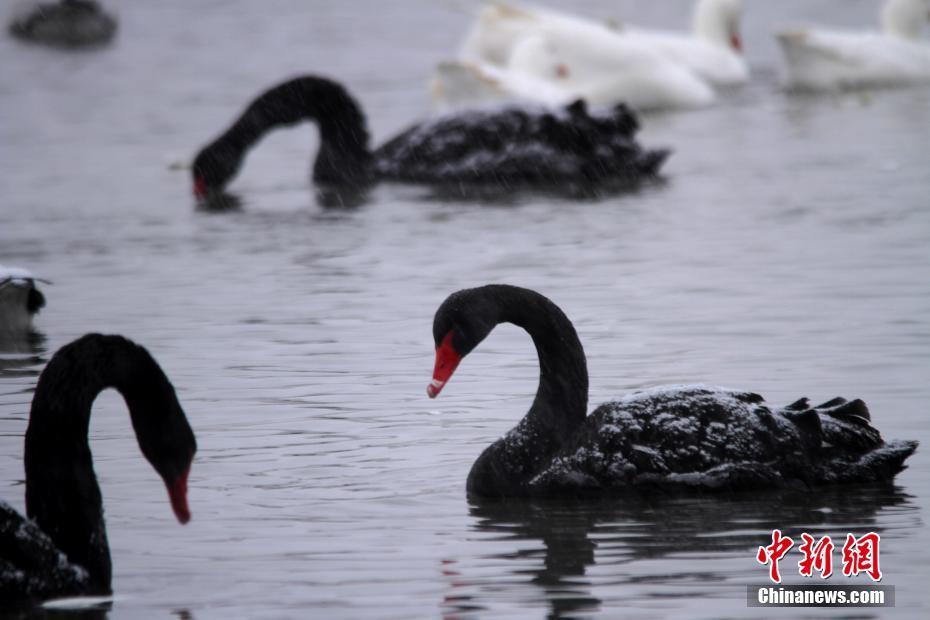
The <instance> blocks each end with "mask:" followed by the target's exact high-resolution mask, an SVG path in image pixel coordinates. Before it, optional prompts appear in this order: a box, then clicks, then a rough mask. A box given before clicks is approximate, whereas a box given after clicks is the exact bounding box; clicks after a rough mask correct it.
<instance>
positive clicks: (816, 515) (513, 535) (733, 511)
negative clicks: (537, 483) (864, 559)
mask: <svg viewBox="0 0 930 620" xmlns="http://www.w3.org/2000/svg"><path fill="white" fill-rule="evenodd" d="M470 503H471V506H470V514H471V516H472V517H473V519H474V521H473V524H472V528H473V530H474V531H476V532H480V533H483V534H488V535H490V536H491V537H492V538H493V539H494V540H496V541H499V542H501V543H503V544H505V545H506V546H509V547H516V548H517V550H516V551H508V552H507V553H503V554H493V555H490V556H488V558H487V559H488V560H491V561H495V562H497V563H499V564H501V565H506V564H510V565H512V566H511V569H510V571H509V572H510V573H511V575H512V579H508V578H501V577H500V576H495V577H494V578H492V579H491V580H488V581H480V580H473V578H471V577H470V576H469V575H468V574H466V573H463V572H456V571H455V570H454V567H455V565H456V563H455V562H454V561H453V560H446V562H445V563H444V566H445V568H446V570H445V571H444V575H445V576H446V577H447V581H448V583H449V588H450V593H449V594H447V595H446V596H445V598H444V602H443V607H444V610H445V612H444V617H447V618H456V617H459V614H462V613H471V612H475V611H480V610H484V609H489V608H492V607H491V606H487V607H486V606H485V604H484V599H485V598H486V597H489V598H492V599H494V598H501V597H508V596H513V597H515V598H521V597H526V598H531V597H532V594H531V593H527V592H521V590H523V589H524V588H525V586H526V585H527V584H531V585H532V586H533V587H534V588H537V589H538V592H539V594H540V596H541V597H542V598H543V599H544V600H546V601H547V602H548V605H549V611H548V617H550V618H568V617H576V616H575V614H577V613H582V612H594V611H598V610H601V609H602V601H601V600H600V599H598V598H597V597H596V596H595V593H594V590H595V586H596V585H599V584H595V583H594V582H595V581H599V579H598V578H597V577H594V578H591V577H588V570H589V568H591V567H592V566H594V565H595V564H601V565H607V566H612V567H619V566H622V565H636V564H637V563H643V564H648V563H649V561H654V560H662V559H666V558H669V557H674V556H677V557H679V558H682V559H683V558H685V557H690V558H692V562H691V566H693V568H689V569H687V570H684V571H682V570H678V571H675V573H674V574H669V575H666V576H664V577H663V578H662V581H663V582H665V585H670V586H674V585H675V584H676V582H681V584H682V585H683V586H689V585H692V584H693V583H694V582H704V583H706V584H709V585H713V584H714V583H715V582H717V581H718V577H717V575H715V574H714V573H713V571H712V570H702V569H701V565H702V563H701V558H707V557H711V556H717V557H727V556H729V557H733V556H739V555H744V556H745V557H746V558H748V559H751V558H753V557H754V555H755V550H756V548H757V547H758V546H759V545H760V544H764V543H765V542H766V541H767V538H768V536H769V535H770V532H771V530H773V529H775V528H779V529H781V530H782V531H784V532H785V533H786V534H791V535H795V533H799V532H801V531H804V532H808V533H810V534H812V535H814V536H815V537H820V536H823V535H827V534H832V535H834V536H837V535H839V534H843V535H845V533H846V532H847V531H855V532H859V533H864V532H865V531H874V532H877V533H879V534H884V528H883V526H882V525H881V522H880V521H879V520H878V519H877V518H876V517H877V514H878V513H879V512H880V511H881V510H885V509H889V508H896V512H897V513H898V514H899V516H900V515H906V514H908V513H909V514H911V515H915V516H916V512H917V507H916V506H915V505H914V504H913V502H912V498H911V496H910V495H908V494H907V493H905V492H904V491H903V490H901V489H900V488H898V487H896V486H893V485H886V484H880V485H868V486H859V487H826V488H818V489H810V490H781V491H777V492H767V493H758V494H752V495H749V494H740V495H728V496H713V495H710V496H693V497H660V498H657V497H631V498H629V499H625V500H622V501H621V500H610V501H602V502H594V503H588V502H584V503H574V502H572V503H566V502H556V501H539V500H533V501H515V500H507V501H499V500H478V499H477V498H473V499H472V500H470ZM914 525H919V522H917V523H914ZM786 561H787V560H786ZM621 572H624V573H625V574H624V575H623V576H620V573H621ZM609 579H610V580H611V583H614V584H615V585H619V586H622V585H624V584H627V585H629V586H631V587H632V588H635V587H636V584H637V582H638V581H644V582H648V581H651V580H655V576H652V575H643V576H642V577H639V576H636V575H635V574H630V573H626V572H625V571H618V573H617V576H616V577H614V578H610V577H609ZM739 579H742V582H741V583H739V584H737V586H735V587H734V589H735V590H738V588H739V586H745V585H747V584H750V583H755V582H762V581H764V579H765V574H764V571H758V572H757V573H755V574H748V573H747V574H744V575H742V576H741V577H740V578H739ZM460 590H463V592H459V591H460ZM708 593H709V592H708ZM737 593H738V592H737ZM694 596H695V598H700V596H701V594H700V592H697V593H695V594H694Z"/></svg>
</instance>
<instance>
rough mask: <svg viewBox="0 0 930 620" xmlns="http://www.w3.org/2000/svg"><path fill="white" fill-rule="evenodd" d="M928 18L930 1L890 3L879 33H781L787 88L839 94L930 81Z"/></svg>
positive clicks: (895, 0) (885, 7)
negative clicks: (924, 34) (924, 32)
mask: <svg viewBox="0 0 930 620" xmlns="http://www.w3.org/2000/svg"><path fill="white" fill-rule="evenodd" d="M928 18H930V0H886V2H885V4H884V5H883V6H882V10H881V14H880V20H881V31H880V32H878V31H863V32H851V31H837V30H826V29H811V28H802V29H796V30H790V31H783V32H779V33H777V34H776V38H777V39H778V42H779V44H780V45H781V49H782V52H783V53H784V56H785V61H786V74H785V83H786V85H787V86H789V87H791V88H797V89H801V90H839V89H844V88H868V87H893V86H907V85H912V84H919V83H926V82H930V42H928V41H927V40H925V39H922V38H921V36H920V31H921V27H922V26H923V24H924V23H926V21H927V20H928Z"/></svg>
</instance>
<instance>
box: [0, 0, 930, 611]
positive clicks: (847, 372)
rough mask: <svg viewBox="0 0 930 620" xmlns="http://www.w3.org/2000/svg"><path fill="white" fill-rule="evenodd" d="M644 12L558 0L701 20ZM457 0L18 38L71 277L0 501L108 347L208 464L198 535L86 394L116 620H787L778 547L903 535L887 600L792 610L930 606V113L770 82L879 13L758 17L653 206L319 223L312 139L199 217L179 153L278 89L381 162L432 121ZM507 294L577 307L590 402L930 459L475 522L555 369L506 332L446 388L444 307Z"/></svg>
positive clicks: (469, 208)
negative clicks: (759, 488) (158, 396)
mask: <svg viewBox="0 0 930 620" xmlns="http://www.w3.org/2000/svg"><path fill="white" fill-rule="evenodd" d="M111 4H116V3H111ZM645 4H646V3H634V2H632V1H631V0H627V1H623V2H610V1H608V0H597V1H595V0H591V1H587V2H577V3H573V5H574V7H575V10H577V11H579V12H584V13H586V14H590V15H600V16H607V15H611V14H613V15H620V16H638V17H639V18H640V21H641V23H644V24H648V25H666V26H672V25H675V26H678V25H681V24H683V23H684V21H685V20H684V16H685V15H686V14H687V13H688V11H689V6H690V3H689V2H687V1H684V0H678V1H675V2H662V3H651V5H649V6H643V5H645ZM463 6H466V5H465V4H464V3H458V2H441V3H433V2H426V1H420V2H412V1H411V2H406V3H401V4H400V5H399V6H394V5H393V3H392V4H391V5H390V6H389V5H386V4H384V3H378V2H373V1H366V2H345V3H332V5H329V4H326V5H324V4H323V3H308V2H302V1H299V0H277V1H272V2H261V3H259V2H245V1H238V2H226V3H221V2H208V1H206V0H204V1H198V2H187V1H184V0H171V1H167V0H166V1H164V2H149V3H142V2H138V3H136V2H133V3H120V6H119V10H120V12H119V17H120V32H119V38H118V40H117V41H116V43H115V45H114V46H112V47H110V48H108V49H105V50H102V51H98V52H94V53H80V54H65V53H61V52H56V51H50V50H45V49H41V48H34V47H29V46H23V45H20V44H17V43H16V42H15V41H12V40H11V39H9V38H8V37H5V36H4V37H0V59H2V60H0V110H2V114H0V143H2V145H3V147H2V148H0V187H2V188H3V189H2V195H0V262H2V263H6V264H14V265H20V266H23V267H27V268H29V269H31V270H32V271H33V272H35V273H36V274H38V275H41V276H42V277H45V278H48V279H50V280H52V281H53V282H54V284H53V285H48V286H45V287H44V291H45V294H46V297H47V299H48V306H47V307H46V308H45V309H44V310H43V311H42V313H41V315H40V316H39V317H38V320H37V325H38V327H39V329H40V330H41V332H42V333H43V334H44V335H45V338H46V340H45V341H44V342H43V343H42V344H41V345H39V346H38V347H37V348H35V349H34V350H27V351H24V352H22V351H21V352H18V353H17V352H9V353H5V354H3V355H2V356H0V496H2V497H3V498H4V499H6V500H7V501H9V502H10V503H12V504H13V505H14V506H15V507H16V508H18V509H20V510H22V509H23V486H22V484H23V483H22V480H23V470H22V460H21V459H22V435H23V432H24V431H25V428H26V422H27V414H28V408H29V402H30V400H31V391H32V389H33V387H34V385H35V381H36V378H37V376H38V373H39V372H40V370H41V368H42V367H43V365H44V363H45V362H46V361H47V359H48V357H49V356H50V355H51V353H53V352H54V351H55V350H56V349H57V348H58V347H60V346H61V345H63V344H65V343H66V342H68V341H70V340H72V339H73V338H75V337H77V336H80V335H81V334H84V333H86V332H88V331H104V332H112V333H121V334H124V335H126V336H129V337H131V338H133V339H135V340H137V341H138V342H140V343H142V344H144V345H145V346H146V347H148V348H149V350H150V351H151V352H152V353H153V354H154V355H155V357H156V358H157V359H158V360H159V362H160V363H161V364H162V366H163V367H164V369H165V370H166V372H167V373H168V375H169V377H170V378H171V379H172V381H173V382H174V384H175V386H176V388H177V391H178V394H179V397H180V399H181V402H182V403H183V405H184V407H185V409H186V411H187V414H188V416H189V418H190V421H191V424H192V426H193V427H194V429H195V431H196V433H197V438H198V443H199V446H200V449H199V452H198V454H197V458H196V460H195V463H194V467H193V469H192V472H191V477H190V495H189V498H190V506H191V510H192V512H193V520H192V521H191V523H189V524H188V525H187V526H185V527H181V526H179V525H178V524H177V523H176V522H175V521H174V519H173V517H172V514H171V510H170V507H169V504H168V501H167V497H166V494H165V492H164V488H163V486H162V483H161V481H160V480H159V479H158V477H157V476H156V474H155V473H154V472H153V471H152V470H151V469H150V468H149V466H148V465H147V463H145V461H144V460H143V459H142V458H141V456H140V455H139V452H138V448H137V446H136V443H135V440H134V439H133V437H132V434H131V427H130V424H129V418H128V416H127V415H126V412H125V408H124V405H123V403H122V400H121V398H120V397H119V395H118V394H116V393H114V392H107V393H105V394H103V395H102V396H101V397H100V398H99V399H98V401H97V403H96V405H95V409H94V417H93V420H92V434H93V437H92V448H93V451H94V455H95V466H96V469H97V472H98V475H99V477H100V480H101V485H102V489H103V493H104V497H105V503H106V510H107V526H108V530H109V534H110V542H111V547H112V553H113V561H114V568H115V578H114V584H113V587H114V590H115V592H116V595H115V599H114V600H113V602H112V605H111V606H110V607H111V609H110V611H109V617H110V618H114V619H116V618H160V617H181V618H190V617H194V618H198V619H203V618H231V617H242V618H246V617H248V618H305V617H308V616H310V615H313V616H315V617H326V618H344V617H346V618H348V617H371V618H419V617H437V616H442V617H447V618H472V617H473V618H479V617H480V618H484V617H496V618H504V617H513V618H524V617H546V616H551V617H603V618H613V617H619V616H620V615H625V616H627V615H628V616H630V617H636V618H666V617H669V618H694V617H700V618H735V617H740V618H742V617H754V616H763V615H768V616H771V615H774V616H778V617H786V618H794V617H798V613H797V612H796V611H795V610H790V609H782V610H777V611H780V612H784V613H775V612H774V611H772V610H759V609H749V608H747V607H746V585H747V584H755V583H763V582H764V581H765V579H766V575H767V572H766V570H767V569H766V568H765V567H763V566H761V565H759V564H757V563H756V561H755V552H756V548H757V547H758V546H759V545H762V544H767V543H768V542H770V533H771V530H772V529H773V528H775V527H779V528H781V529H782V530H783V531H785V532H786V533H789V534H791V535H793V536H795V538H797V537H798V536H799V533H800V532H801V531H811V532H817V533H819V534H827V533H829V534H831V535H833V536H834V538H835V539H836V538H837V537H838V538H840V539H842V538H844V537H845V535H846V533H847V532H857V533H864V532H865V531H867V530H874V531H877V532H879V533H880V534H881V536H882V546H881V562H882V568H883V571H884V579H883V581H882V583H883V584H886V585H893V586H895V587H896V605H897V607H896V609H894V610H882V609H877V610H867V609H859V610H815V609H807V610H802V611H803V615H804V616H805V617H817V618H819V617H838V616H840V617H857V618H867V617H884V616H888V617H895V618H924V617H927V614H928V610H930V600H928V595H927V587H926V579H927V575H928V574H930V559H928V558H930V555H928V554H927V553H926V550H927V549H928V547H930V530H928V528H927V525H926V519H927V510H928V509H930V494H928V491H930V460H928V458H927V449H928V447H930V424H928V413H930V412H928V402H930V381H928V379H930V277H928V276H930V165H928V162H930V91H928V90H927V89H910V90H900V91H887V92H874V93H869V94H862V95H847V96H825V97H810V96H789V95H786V94H785V93H783V92H781V90H780V89H779V88H778V83H777V71H778V67H779V62H780V59H779V57H778V55H777V53H776V50H775V48H774V44H773V42H772V40H771V35H770V32H771V30H772V29H773V28H774V27H776V26H778V25H791V24H798V23H809V22H814V21H820V22H826V23H832V24H836V25H847V26H852V25H856V24H871V23H874V17H873V13H874V11H875V7H876V4H875V3H873V2H865V1H852V0H849V1H841V0H830V1H822V2H816V3H811V2H806V1H802V0H792V1H790V2H779V3H768V2H766V3H762V2H747V11H746V15H745V18H744V41H745V44H746V46H747V54H748V56H749V59H750V61H751V63H752V66H753V71H754V77H753V81H752V83H751V84H750V85H748V86H747V87H745V88H743V89H740V90H738V91H736V92H733V93H728V94H725V95H724V96H723V97H722V102H721V103H720V105H718V106H716V107H714V108H710V109H707V110H702V111H697V112H688V113H680V114H665V115H652V116H649V117H646V118H645V119H644V130H643V132H642V136H641V139H642V141H643V142H644V143H646V144H648V145H657V146H658V145H668V146H671V147H673V148H674V149H675V153H674V155H673V156H672V158H671V159H670V160H669V162H668V164H667V167H666V172H667V181H666V182H665V183H662V184H658V185H655V186H651V187H648V188H645V189H643V190H641V191H639V192H638V193H635V194H627V195H621V196H616V197H611V198H607V199H604V200H601V201H571V200H565V199H558V198H546V197H540V196H523V197H520V198H517V199H515V200H513V201H496V202H495V203H494V204H479V203H475V202H471V201H467V200H450V199H439V198H438V197H435V196H432V195H431V194H430V192H429V191H426V190H424V189H418V188H411V187H404V186H394V185H382V186H380V187H378V188H377V189H376V190H375V191H374V192H373V193H372V194H371V196H370V199H369V201H368V202H367V203H365V204H364V205H362V206H360V207H358V208H354V209H326V208H323V207H321V206H320V205H319V204H318V202H317V200H316V197H315V194H314V191H313V188H312V186H311V184H310V182H309V181H308V169H309V164H310V162H311V160H312V154H313V153H314V152H315V149H316V144H317V142H316V134H315V130H314V129H313V128H312V127H310V126H309V125H308V126H305V127H302V128H299V129H295V130H292V131H284V132H278V133H275V134H273V135H271V136H270V137H268V138H267V139H266V140H265V141H264V142H263V143H262V144H261V146H260V148H259V149H257V150H256V151H254V152H253V153H252V155H251V156H250V157H249V159H248V162H247V165H246V167H245V169H244V171H243V174H242V175H240V177H239V178H238V179H237V180H236V181H235V183H234V184H233V186H232V187H231V189H232V190H233V191H234V192H236V193H237V194H239V195H240V196H241V197H242V199H243V206H242V208H241V209H240V210H239V211H236V212H228V213H207V212H203V211H198V210H196V209H195V208H194V203H193V200H192V198H191V195H190V180H189V175H188V173H187V172H186V171H177V170H171V169H169V164H170V163H171V162H173V161H176V160H177V159H188V158H190V157H191V156H192V155H193V153H195V152H196V150H197V149H198V148H199V147H200V146H202V145H203V144H204V143H205V142H206V141H207V140H209V139H210V138H212V137H213V136H214V135H216V133H217V132H219V131H220V130H221V129H222V128H224V127H225V126H226V125H227V123H228V122H229V121H231V119H232V118H233V117H234V115H236V114H237V113H238V112H239V110H240V109H241V108H242V107H243V106H244V105H245V103H246V102H247V101H248V100H249V99H251V98H252V97H253V96H254V95H255V94H257V93H258V92H259V91H260V90H262V89H263V88H265V87H266V86H269V85H271V84H273V83H275V82H278V81H280V80H282V79H284V78H287V77H289V76H292V75H296V74H300V73H320V74H324V75H328V76H331V77H335V78H337V79H339V80H341V81H343V82H344V83H345V84H347V85H348V86H349V88H350V89H351V90H352V91H353V92H354V93H355V94H356V95H357V96H358V98H359V99H360V100H361V102H362V104H363V106H364V108H365V110H366V112H367V114H368V116H369V122H370V127H371V129H372V131H373V134H374V136H375V138H376V141H379V142H380V141H381V140H383V139H385V138H387V137H389V136H390V135H392V134H393V132H395V131H397V130H399V129H401V128H402V127H403V126H404V125H405V124H406V123H407V122H410V121H413V120H415V119H417V118H419V117H421V116H423V115H425V114H427V113H428V112H429V100H428V96H427V91H426V86H425V84H426V80H427V77H428V75H429V73H430V71H431V68H432V67H433V66H434V64H435V63H436V62H437V61H439V60H441V59H442V58H444V57H446V56H448V55H451V54H452V52H453V50H454V46H455V44H456V42H457V41H458V40H459V38H460V37H461V36H462V34H463V32H464V29H465V26H466V23H467V21H468V16H467V14H466V10H465V9H464V8H463ZM488 282H508V283H512V284H518V285H522V286H527V287H531V288H535V289H537V290H539V291H541V292H542V293H544V294H546V295H548V296H549V297H550V298H552V299H553V300H554V301H555V302H556V303H558V304H559V305H560V306H561V307H562V308H563V309H564V310H565V312H566V313H567V314H568V316H569V317H570V318H571V319H572V320H573V321H574V323H575V325H576V327H577V329H578V332H579V335H580V337H581V339H582V342H583V343H584V345H585V348H586V353H587V357H588V366H589V369H590V372H591V398H590V402H591V404H592V406H593V405H596V404H597V403H599V402H602V401H604V400H608V399H610V398H614V397H617V396H620V395H622V394H624V393H626V392H628V391H630V390H633V389H636V388H640V387H644V386H651V385H656V384H662V383H678V382H706V383H711V384H722V385H726V386H731V387H739V388H745V389H752V390H755V391H759V392H761V393H762V394H763V395H765V396H766V398H767V399H768V400H769V401H770V402H773V403H787V402H789V401H792V400H794V399H796V398H799V397H801V396H809V397H811V399H813V400H827V399H829V398H832V397H833V396H836V395H844V396H846V397H850V398H852V397H861V398H863V399H864V400H865V401H866V402H867V403H868V404H869V406H870V408H871V410H872V414H873V419H874V421H875V423H876V425H877V426H878V427H879V428H880V429H881V430H882V432H883V434H884V435H885V437H886V438H913V439H919V440H921V441H922V442H923V443H924V448H922V449H920V450H918V452H917V453H916V454H915V455H914V456H913V457H912V458H911V459H910V461H909V464H910V469H908V470H907V471H905V472H904V473H902V474H901V475H900V476H898V478H897V480H896V483H895V486H894V487H893V488H848V489H842V490H839V491H816V492H813V493H810V494H806V495H805V494H797V493H795V494H760V495H759V496H757V497H744V498H737V499H729V500H724V499H719V498H710V499H694V498H692V499H683V500H677V501H672V500H665V501H658V500H657V501H652V502H644V501H626V502H613V503H596V504H582V505H575V506H571V505H560V504H546V503H530V504H526V503H514V504H509V505H506V506H500V505H494V504H490V505H485V504H470V503H469V502H468V501H467V499H466V497H465V488H464V483H465V477H466V475H467V473H468V470H469V467H470V466H471V463H472V462H473V460H474V459H475V458H476V457H477V455H478V454H479V453H480V451H481V450H482V448H483V447H484V446H485V445H487V444H489V443H490V442H491V441H493V440H494V439H495V438H497V437H499V436H500V435H501V434H503V433H504V432H506V431H507V429H509V428H510V427H511V426H512V425H513V424H515V423H516V422H517V420H519V418H520V417H521V416H522V415H523V413H524V412H525V411H526V409H527V408H528V407H529V405H530V402H531V400H532V395H533V393H534V392H535V388H536V380H537V365H536V359H535V355H534V351H533V348H532V344H531V341H530V339H529V338H528V337H527V336H526V335H525V334H524V333H523V332H521V331H519V330H518V329H516V328H514V327H511V326H501V327H499V328H498V329H497V330H496V331H495V332H494V333H493V334H492V336H491V337H490V338H488V340H487V341H485V343H484V344H483V345H482V346H481V347H479V348H478V349H477V350H476V351H475V352H474V353H473V354H472V355H471V356H469V358H468V360H467V361H466V362H465V363H463V365H462V366H461V367H460V368H459V370H458V372H457V374H456V376H455V377H454V378H453V380H452V382H451V383H450V384H449V386H448V387H447V388H446V389H445V390H444V392H443V394H442V396H441V397H440V398H439V399H437V400H436V401H430V400H428V399H427V397H426V395H425V388H426V385H427V383H428V381H429V379H430V377H431V372H432V365H433V341H432V335H431V327H432V316H433V312H434V311H435V309H436V307H437V306H438V305H439V303H440V302H441V301H442V300H443V299H444V298H445V297H446V295H448V294H449V293H451V292H453V291H455V290H458V289H460V288H463V287H467V286H475V285H480V284H484V283H488ZM838 552H839V549H837V553H838ZM792 553H795V552H792ZM791 557H793V556H789V559H788V560H785V561H783V562H782V570H783V572H784V573H786V574H789V575H793V576H792V578H791V579H789V581H798V580H799V579H800V578H799V577H798V576H797V575H796V574H795V573H796V570H794V569H793V567H792V564H793V563H794V562H796V559H797V558H794V560H791V559H790V558H791ZM835 561H836V562H838V561H839V560H838V558H836V559H835ZM828 583H837V584H868V583H871V582H870V581H869V579H868V578H867V577H864V576H860V577H858V578H845V577H842V576H834V577H832V578H831V579H830V580H829V581H828Z"/></svg>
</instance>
